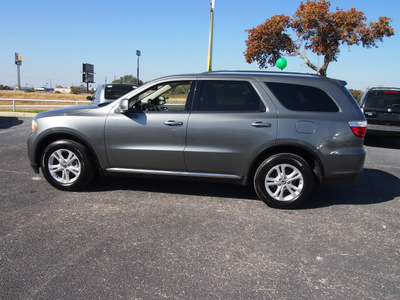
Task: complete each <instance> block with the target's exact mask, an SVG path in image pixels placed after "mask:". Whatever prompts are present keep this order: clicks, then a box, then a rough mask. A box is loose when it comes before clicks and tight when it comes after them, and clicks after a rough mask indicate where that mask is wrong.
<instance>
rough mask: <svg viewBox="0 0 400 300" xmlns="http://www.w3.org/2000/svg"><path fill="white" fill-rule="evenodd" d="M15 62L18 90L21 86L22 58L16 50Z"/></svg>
mask: <svg viewBox="0 0 400 300" xmlns="http://www.w3.org/2000/svg"><path fill="white" fill-rule="evenodd" d="M15 64H16V65H17V77H18V78H17V80H18V88H17V89H18V90H20V89H21V88H22V87H21V71H20V68H21V64H22V58H21V55H19V54H18V53H17V52H15Z"/></svg>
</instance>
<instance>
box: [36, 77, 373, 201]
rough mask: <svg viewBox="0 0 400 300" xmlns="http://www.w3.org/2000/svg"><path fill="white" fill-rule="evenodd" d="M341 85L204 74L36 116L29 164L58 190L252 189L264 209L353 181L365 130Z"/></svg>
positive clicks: (168, 79)
mask: <svg viewBox="0 0 400 300" xmlns="http://www.w3.org/2000/svg"><path fill="white" fill-rule="evenodd" d="M345 85H346V82H344V81H340V80H334V79H329V78H326V77H320V76H317V75H305V74H296V73H274V72H240V71H237V72H226V71H223V72H222V71H221V72H209V73H203V74H195V75H177V76H169V77H164V78H160V79H157V80H154V81H152V82H150V83H147V84H146V85H143V86H141V87H140V88H137V89H135V90H133V91H131V92H130V93H128V94H127V95H125V96H124V97H123V98H121V99H118V100H117V101H114V102H112V103H109V104H107V105H88V106H79V107H78V106H77V107H71V108H64V109H58V110H52V111H47V112H42V113H39V114H38V115H37V116H36V117H35V118H34V120H33V122H32V133H31V135H30V136H29V139H28V155H29V159H30V161H31V165H32V167H33V170H34V171H35V172H36V173H39V169H41V170H42V172H43V175H44V177H45V178H46V179H47V181H48V182H49V183H50V184H51V185H53V186H54V187H56V188H58V189H61V190H80V189H82V188H84V187H85V186H86V185H87V184H89V183H90V182H91V181H92V179H93V178H94V174H95V172H96V170H98V171H100V172H101V173H102V174H116V173H124V174H134V175H140V174H145V175H156V176H161V175H164V176H181V177H182V176H184V177H188V178H192V179H196V178H197V179H198V178H206V179H216V180H223V181H229V182H235V183H240V184H249V185H253V186H254V189H255V191H256V193H257V195H258V196H259V198H260V199H261V200H263V201H264V202H265V203H266V204H268V205H269V206H271V207H278V208H293V207H297V206H298V205H300V204H301V203H303V202H304V201H305V200H306V199H307V198H308V197H309V195H310V193H311V192H312V190H313V187H314V184H315V183H317V184H319V185H332V184H334V185H337V184H349V183H352V182H353V181H355V180H356V179H357V178H358V176H359V175H360V173H361V172H362V170H363V164H364V159H365V150H364V148H363V141H364V139H363V137H364V135H365V131H366V126H367V123H366V121H365V118H364V115H363V114H362V112H361V110H360V108H359V107H358V105H357V103H356V101H355V100H354V98H353V97H352V96H351V94H350V93H349V92H348V91H347V89H346V88H345Z"/></svg>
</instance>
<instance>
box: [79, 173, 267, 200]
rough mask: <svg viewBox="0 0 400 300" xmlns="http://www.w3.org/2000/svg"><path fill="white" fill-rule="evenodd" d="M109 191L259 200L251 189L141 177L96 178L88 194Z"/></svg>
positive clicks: (222, 184)
mask: <svg viewBox="0 0 400 300" xmlns="http://www.w3.org/2000/svg"><path fill="white" fill-rule="evenodd" d="M110 190H132V191H142V192H155V193H167V194H177V195H192V196H204V197H219V198H236V199H247V200H259V199H258V197H257V195H256V193H255V192H254V191H253V189H252V188H250V187H246V186H242V185H236V184H228V183H220V182H210V181H202V180H200V181H189V180H183V179H176V180H170V179H162V178H142V177H119V176H115V177H114V176H107V177H100V178H98V180H97V182H96V183H94V184H92V185H91V187H90V188H89V189H88V190H87V191H88V192H101V191H110Z"/></svg>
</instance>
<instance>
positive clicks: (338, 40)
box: [244, 0, 394, 76]
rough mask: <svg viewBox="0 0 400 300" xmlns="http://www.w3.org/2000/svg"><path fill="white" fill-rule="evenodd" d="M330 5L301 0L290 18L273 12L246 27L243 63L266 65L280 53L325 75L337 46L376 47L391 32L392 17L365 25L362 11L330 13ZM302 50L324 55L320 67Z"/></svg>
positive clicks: (334, 58)
mask: <svg viewBox="0 0 400 300" xmlns="http://www.w3.org/2000/svg"><path fill="white" fill-rule="evenodd" d="M330 5H331V3H330V2H329V1H325V0H313V1H310V0H307V2H306V3H303V2H301V3H300V6H299V8H298V9H297V11H296V13H295V14H294V15H293V16H292V18H290V17H289V16H285V15H276V16H273V17H271V18H270V19H267V20H266V21H265V22H264V23H263V24H261V25H258V26H257V27H255V28H252V29H248V30H246V32H248V34H249V36H248V39H247V40H246V46H247V49H246V52H245V53H244V55H245V58H246V62H248V63H252V62H257V63H258V65H259V67H260V68H267V65H272V66H273V65H275V63H276V61H277V60H278V59H279V58H280V57H281V56H283V55H290V56H300V57H302V58H303V59H304V61H305V62H306V64H307V66H308V67H310V68H311V69H313V70H314V71H316V72H317V73H319V74H320V75H323V76H326V74H327V69H328V65H329V63H330V62H333V61H337V59H338V56H339V53H340V45H343V44H344V45H347V46H353V45H357V46H359V45H362V46H363V47H364V48H371V47H375V48H377V45H376V44H377V42H378V41H379V42H382V39H383V38H384V37H390V36H392V35H394V29H393V28H392V27H391V26H390V25H389V24H390V22H392V18H388V17H379V20H378V22H370V23H369V24H368V25H367V24H366V21H367V18H366V17H365V16H364V13H363V12H362V11H358V10H356V9H355V8H351V9H349V10H347V11H344V10H342V9H339V8H336V12H330V11H329V8H330ZM289 31H291V33H292V34H293V33H294V34H296V35H297V40H293V39H292V37H291V36H290V33H289ZM304 50H311V51H312V52H313V53H315V54H317V55H319V56H323V64H322V66H320V67H318V66H316V65H315V64H313V63H312V62H311V61H310V60H309V59H308V57H307V56H306V54H305V52H304Z"/></svg>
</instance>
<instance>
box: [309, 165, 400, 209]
mask: <svg viewBox="0 0 400 300" xmlns="http://www.w3.org/2000/svg"><path fill="white" fill-rule="evenodd" d="M397 197H400V178H398V177H396V176H394V175H392V174H390V173H387V172H384V171H381V170H375V169H364V171H363V173H362V174H361V176H360V178H359V179H358V180H357V181H356V182H355V183H353V184H351V185H346V186H332V187H323V188H320V189H317V190H316V191H314V193H313V195H312V196H311V199H310V201H308V202H307V203H306V204H305V205H304V207H302V208H303V209H311V208H318V207H325V206H332V205H370V204H377V203H383V202H387V201H392V200H394V199H396V198H397Z"/></svg>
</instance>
